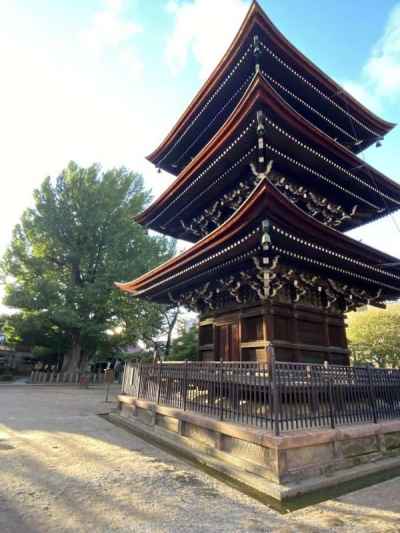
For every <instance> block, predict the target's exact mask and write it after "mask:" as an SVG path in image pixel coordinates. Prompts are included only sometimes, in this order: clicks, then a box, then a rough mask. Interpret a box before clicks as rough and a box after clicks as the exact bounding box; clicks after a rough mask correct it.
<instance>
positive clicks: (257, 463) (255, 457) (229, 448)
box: [114, 395, 400, 501]
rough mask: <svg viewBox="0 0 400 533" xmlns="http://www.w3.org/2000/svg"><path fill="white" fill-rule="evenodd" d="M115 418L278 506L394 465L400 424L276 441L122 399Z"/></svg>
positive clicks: (398, 458) (399, 460) (398, 459)
mask: <svg viewBox="0 0 400 533" xmlns="http://www.w3.org/2000/svg"><path fill="white" fill-rule="evenodd" d="M114 416H117V417H118V419H119V421H120V422H123V423H124V424H125V425H127V426H130V427H132V429H134V430H135V429H136V430H137V431H140V432H142V433H145V434H147V435H149V436H151V437H152V438H153V439H154V438H155V439H157V440H158V441H160V442H161V443H166V444H168V445H169V446H173V447H174V448H175V449H176V450H177V451H180V452H181V453H183V454H185V455H187V456H190V457H191V458H192V459H194V460H196V461H197V462H200V463H202V464H204V465H206V466H208V467H210V468H212V469H214V470H216V471H218V472H220V473H223V474H224V475H225V476H228V477H230V478H233V479H234V480H237V481H239V482H240V483H243V484H245V485H247V486H249V487H251V488H253V489H256V490H258V491H260V492H262V493H265V494H268V495H269V496H272V497H273V498H276V499H278V500H281V501H283V500H288V499H290V498H294V497H296V496H299V495H303V494H306V493H309V492H314V491H317V490H319V489H321V488H326V487H331V486H336V485H338V484H340V483H344V482H346V481H350V480H354V479H358V478H360V479H361V478H364V477H367V476H368V475H370V474H375V473H377V472H380V471H384V470H388V469H392V468H395V467H398V466H400V421H399V420H396V421H389V422H381V423H379V424H365V425H358V426H345V427H340V428H336V429H324V430H321V429H318V430H310V431H296V432H290V433H283V434H282V435H281V436H274V435H273V434H272V433H270V432H267V431H265V430H263V429H257V428H255V427H251V426H244V425H239V424H233V423H228V422H223V421H218V420H215V419H212V418H208V417H204V416H201V415H199V414H197V413H192V412H190V411H183V410H181V409H175V408H170V407H165V406H162V405H157V404H155V403H153V402H149V401H145V400H139V399H136V398H133V397H132V396H127V395H119V396H118V413H117V414H116V415H114Z"/></svg>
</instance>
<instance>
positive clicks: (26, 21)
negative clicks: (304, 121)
mask: <svg viewBox="0 0 400 533" xmlns="http://www.w3.org/2000/svg"><path fill="white" fill-rule="evenodd" d="M260 4H261V5H262V7H263V8H264V9H265V11H266V12H267V14H268V15H269V17H270V18H271V19H272V21H273V22H274V23H275V25H276V26H277V27H278V28H279V29H280V30H281V31H282V32H283V33H284V35H285V36H286V37H287V38H288V39H289V40H290V41H291V42H292V43H293V44H294V45H295V46H297V47H298V48H299V49H300V50H301V51H302V52H303V53H304V54H305V55H307V56H308V57H309V58H310V59H311V60H312V61H314V63H316V64H317V65H318V66H319V67H320V68H321V69H322V70H324V71H325V72H326V73H328V74H329V75H330V76H331V77H333V78H334V79H335V80H336V81H337V82H338V83H340V84H342V85H343V86H344V87H345V88H347V89H348V90H349V91H350V92H352V93H353V94H354V95H355V96H356V97H357V98H359V99H360V100H361V101H362V102H363V103H365V104H366V105H367V106H368V107H370V108H371V109H372V110H374V111H375V112H377V113H378V114H379V115H380V116H382V117H383V118H385V119H387V120H390V121H392V122H397V123H398V122H400V1H397V2H396V1H392V0H380V1H379V2H377V1H376V0H352V1H351V2H349V1H348V0H334V1H330V2H328V1H327V0H261V2H260ZM249 5H250V2H249V1H247V0H218V1H216V0H85V1H84V2H82V0H12V1H10V0H0V165H1V166H0V169H1V173H2V176H1V180H0V183H1V190H0V191H1V192H0V200H1V202H0V254H3V253H4V251H5V249H6V247H7V245H8V243H9V242H10V239H11V236H12V229H13V227H14V225H15V224H16V223H17V222H18V220H19V218H20V217H21V214H22V212H23V210H24V209H25V208H26V207H28V206H29V205H31V202H32V192H33V190H34V189H35V188H37V187H38V186H39V185H40V183H41V182H42V180H43V179H44V178H45V177H46V176H49V175H50V176H56V175H57V174H58V173H59V172H60V171H61V170H62V169H63V168H64V167H65V166H66V165H67V164H68V162H69V161H70V160H74V161H76V162H78V163H79V164H80V165H91V164H92V163H94V162H99V163H101V165H102V166H103V168H105V169H106V168H110V167H120V166H125V167H127V168H130V169H132V170H134V171H138V172H141V173H142V174H143V176H144V179H145V183H146V185H147V186H148V187H149V188H151V189H152V191H153V194H154V196H157V195H159V194H160V193H161V192H162V191H163V190H164V189H165V188H166V187H167V186H168V185H169V184H170V183H171V181H172V179H173V178H172V176H170V175H168V174H167V173H165V172H162V173H161V174H158V173H157V172H156V171H155V169H154V168H153V167H152V165H150V164H149V163H147V162H146V160H145V156H146V155H147V154H148V153H150V152H151V151H152V150H153V149H154V148H156V147H157V146H158V144H159V143H160V141H161V140H162V139H163V138H164V136H165V135H166V134H167V133H168V131H169V129H170V128H171V127H172V126H173V125H174V123H175V121H176V120H177V119H178V118H179V116H180V114H181V113H182V112H183V111H184V109H185V108H186V106H187V105H188V103H189V102H190V100H191V98H192V97H193V96H194V94H195V93H196V92H197V90H198V89H199V88H200V86H201V84H202V83H203V82H204V81H205V79H206V78H207V76H208V74H209V73H210V72H211V70H212V69H213V67H215V65H216V64H217V62H218V61H219V59H220V58H221V56H222V54H223V53H224V51H225V50H226V48H227V47H228V45H229V43H230V42H231V40H232V38H233V37H234V35H235V33H236V31H237V29H238V28H239V25H240V23H241V21H242V19H243V17H244V16H245V13H246V11H247V9H248V7H249ZM397 130H398V131H397ZM397 130H396V129H395V130H394V131H393V132H391V133H390V134H389V135H388V136H387V137H386V138H385V141H384V143H383V145H382V147H381V148H376V147H371V148H369V149H368V150H367V151H366V152H365V155H364V156H363V157H365V159H366V160H367V161H368V162H369V163H371V164H372V165H373V166H375V167H377V168H378V169H379V170H380V171H381V172H383V173H384V174H386V175H388V176H390V177H391V178H393V179H394V180H396V181H398V182H400V167H399V163H398V160H399V157H400V153H399V147H400V127H399V128H397ZM350 234H351V235H352V236H353V237H355V238H357V239H361V240H362V241H363V242H365V243H367V244H370V245H372V246H374V247H377V248H379V249H381V250H383V251H386V252H388V253H391V254H393V255H395V256H400V217H399V216H398V215H396V216H392V217H388V218H385V219H383V220H381V221H379V222H375V223H373V224H370V225H367V226H365V227H363V228H361V229H358V230H354V231H352V232H350ZM0 291H1V288H0ZM1 310H2V309H1V307H0V311H1Z"/></svg>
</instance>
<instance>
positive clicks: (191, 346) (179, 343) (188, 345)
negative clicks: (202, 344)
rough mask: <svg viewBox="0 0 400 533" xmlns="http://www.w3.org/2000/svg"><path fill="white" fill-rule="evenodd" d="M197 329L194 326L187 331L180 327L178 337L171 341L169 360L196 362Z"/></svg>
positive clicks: (197, 349) (197, 347)
mask: <svg viewBox="0 0 400 533" xmlns="http://www.w3.org/2000/svg"><path fill="white" fill-rule="evenodd" d="M198 337H199V329H198V327H197V326H196V325H193V326H191V327H190V328H189V329H184V328H183V327H181V329H180V332H179V336H178V337H177V338H176V339H174V340H173V341H172V346H171V353H170V359H171V360H174V361H185V360H187V361H196V360H197V359H198V351H199V346H198V344H199V343H198Z"/></svg>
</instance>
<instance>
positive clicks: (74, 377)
mask: <svg viewBox="0 0 400 533" xmlns="http://www.w3.org/2000/svg"><path fill="white" fill-rule="evenodd" d="M82 377H84V378H85V379H84V380H83V381H82ZM31 381H32V383H35V384H39V383H49V384H70V385H74V384H75V385H79V384H80V383H82V382H83V383H84V384H88V385H99V384H102V383H104V372H96V373H91V374H84V373H81V372H51V371H49V372H46V371H43V370H34V371H33V372H32V374H31Z"/></svg>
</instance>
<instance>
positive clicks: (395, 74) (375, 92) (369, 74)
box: [342, 3, 400, 113]
mask: <svg viewBox="0 0 400 533" xmlns="http://www.w3.org/2000/svg"><path fill="white" fill-rule="evenodd" d="M342 85H343V87H344V88H345V89H346V90H347V91H349V93H351V94H352V95H353V96H354V97H355V98H357V99H358V100H359V101H360V102H362V103H363V104H364V105H365V106H367V107H368V108H370V109H372V110H373V111H375V112H376V113H381V112H382V109H383V108H384V107H385V103H386V98H388V97H389V98H390V99H391V100H392V101H393V100H395V99H397V98H398V97H399V96H400V3H399V4H397V5H396V6H395V7H394V8H393V9H392V11H391V12H390V14H389V17H388V21H387V23H386V27H385V29H384V32H383V35H382V37H381V38H380V39H379V41H378V42H377V43H376V44H375V46H374V47H373V49H372V51H371V54H370V57H369V58H368V60H367V61H366V63H365V65H364V67H363V69H362V72H361V76H360V80H359V81H346V82H344V83H342Z"/></svg>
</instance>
